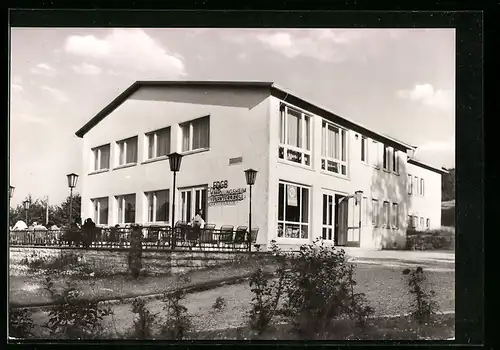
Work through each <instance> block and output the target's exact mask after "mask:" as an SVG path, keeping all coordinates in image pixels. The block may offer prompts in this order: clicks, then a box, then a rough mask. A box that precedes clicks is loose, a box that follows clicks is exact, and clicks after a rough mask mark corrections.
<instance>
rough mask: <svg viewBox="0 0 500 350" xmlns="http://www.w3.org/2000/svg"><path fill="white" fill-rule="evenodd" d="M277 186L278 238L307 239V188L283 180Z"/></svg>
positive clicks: (308, 201)
mask: <svg viewBox="0 0 500 350" xmlns="http://www.w3.org/2000/svg"><path fill="white" fill-rule="evenodd" d="M278 187H279V188H278V238H296V239H307V238H308V237H309V203H310V200H309V196H310V192H309V188H307V187H304V186H299V185H292V184H288V183H284V182H280V183H279V185H278Z"/></svg>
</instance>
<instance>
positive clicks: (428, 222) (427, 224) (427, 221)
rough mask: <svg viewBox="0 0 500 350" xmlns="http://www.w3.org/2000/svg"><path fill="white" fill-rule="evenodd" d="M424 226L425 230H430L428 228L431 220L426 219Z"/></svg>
mask: <svg viewBox="0 0 500 350" xmlns="http://www.w3.org/2000/svg"><path fill="white" fill-rule="evenodd" d="M425 226H426V227H427V228H430V227H431V219H427V220H426V223H425Z"/></svg>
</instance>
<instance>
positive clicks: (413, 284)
mask: <svg viewBox="0 0 500 350" xmlns="http://www.w3.org/2000/svg"><path fill="white" fill-rule="evenodd" d="M403 275H405V276H408V277H407V284H408V288H409V292H410V293H411V294H412V295H413V302H412V311H411V315H412V317H413V318H414V319H415V320H417V322H418V323H419V324H424V323H426V322H430V321H431V318H432V316H433V315H435V314H437V313H438V312H439V305H438V303H437V301H436V300H435V298H436V293H435V292H434V290H432V289H430V288H428V286H427V285H426V283H425V282H426V280H427V278H426V275H425V274H424V270H423V269H422V267H417V268H416V269H415V270H414V271H412V270H410V269H405V270H403Z"/></svg>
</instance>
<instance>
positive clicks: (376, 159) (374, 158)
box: [370, 140, 380, 168]
mask: <svg viewBox="0 0 500 350" xmlns="http://www.w3.org/2000/svg"><path fill="white" fill-rule="evenodd" d="M370 160H371V164H372V165H373V166H374V167H376V168H380V144H379V143H378V142H377V141H375V140H372V148H371V150H370Z"/></svg>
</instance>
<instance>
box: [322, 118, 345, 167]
mask: <svg viewBox="0 0 500 350" xmlns="http://www.w3.org/2000/svg"><path fill="white" fill-rule="evenodd" d="M321 156H322V158H321V169H322V170H326V171H329V172H332V173H337V174H341V175H347V131H346V130H344V129H341V128H338V127H336V126H334V125H333V124H330V123H327V122H325V121H323V127H322V140H321Z"/></svg>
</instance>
